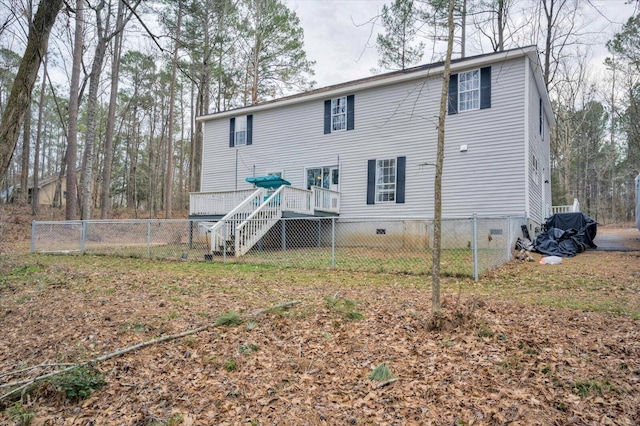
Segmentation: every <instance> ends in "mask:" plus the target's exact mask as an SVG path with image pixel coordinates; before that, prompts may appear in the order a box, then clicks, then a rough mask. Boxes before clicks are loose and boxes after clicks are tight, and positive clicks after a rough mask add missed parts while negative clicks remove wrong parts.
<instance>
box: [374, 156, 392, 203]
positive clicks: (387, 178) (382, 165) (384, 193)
mask: <svg viewBox="0 0 640 426" xmlns="http://www.w3.org/2000/svg"><path fill="white" fill-rule="evenodd" d="M395 200H396V159H395V158H392V159H389V160H376V202H378V203H379V202H385V201H392V202H393V201H395Z"/></svg>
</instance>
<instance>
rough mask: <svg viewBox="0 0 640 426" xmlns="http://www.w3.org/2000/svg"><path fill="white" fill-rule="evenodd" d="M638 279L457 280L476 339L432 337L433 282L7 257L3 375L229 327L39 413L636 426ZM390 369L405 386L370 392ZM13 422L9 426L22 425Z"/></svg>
mask: <svg viewBox="0 0 640 426" xmlns="http://www.w3.org/2000/svg"><path fill="white" fill-rule="evenodd" d="M30 268H34V269H30ZM638 278H640V262H638V257H633V256H629V255H628V254H624V253H618V254H610V253H593V254H592V253H589V252H587V253H585V254H582V255H580V256H578V257H576V258H573V259H568V260H567V261H566V262H563V264H561V265H555V266H550V265H540V264H538V263H519V262H513V263H510V264H508V265H506V266H504V267H503V268H500V269H498V270H496V271H494V272H492V273H491V274H489V275H487V276H485V277H483V278H482V280H481V281H479V282H474V281H472V280H470V279H467V278H462V277H459V276H456V275H445V276H444V277H443V280H442V283H441V284H442V293H443V294H442V300H443V306H444V311H445V312H446V313H449V314H451V313H452V312H461V313H463V314H464V315H465V318H468V321H464V322H460V323H456V325H455V326H453V327H451V328H449V329H447V330H446V331H442V330H441V331H430V330H429V329H428V327H427V324H428V318H429V314H430V286H431V282H430V280H429V277H428V275H418V274H406V273H390V272H388V271H383V272H380V273H372V272H363V271H358V270H353V271H328V270H325V271H319V270H317V269H316V270H308V269H297V268H295V267H288V268H284V269H283V268H277V267H275V266H273V265H250V264H242V263H229V264H226V265H225V264H222V263H219V262H213V263H205V262H183V261H154V260H145V259H136V258H111V257H107V256H56V255H3V256H0V280H2V281H1V282H2V285H0V314H1V315H0V327H2V330H4V333H3V339H2V341H3V345H2V346H0V360H2V361H1V362H0V374H8V373H9V372H10V371H12V370H15V369H18V368H20V367H21V366H25V365H30V366H33V365H38V364H40V363H42V362H45V361H49V362H50V361H51V360H55V361H57V362H66V361H68V360H72V361H75V362H80V361H83V360H87V359H90V358H93V357H96V356H100V355H103V354H106V353H110V352H112V351H114V350H116V349H120V348H124V347H128V346H133V345H135V344H139V343H141V342H144V341H147V340H149V339H153V338H154V337H157V336H166V335H170V334H176V333H181V332H184V331H187V330H191V329H194V328H196V327H200V326H203V325H206V324H210V323H211V322H212V321H214V322H215V323H217V324H218V325H219V327H215V328H210V329H207V330H206V331H203V332H200V333H197V334H194V335H190V336H188V337H186V338H183V339H179V340H176V341H173V342H170V343H160V344H155V345H152V346H149V347H146V348H143V349H140V350H137V351H135V352H132V353H128V354H127V355H125V356H122V357H119V358H114V359H111V360H109V361H107V362H104V363H101V364H100V365H99V366H98V367H99V368H100V371H103V372H104V375H105V376H104V381H105V382H107V386H105V387H104V388H99V389H95V390H93V391H92V392H91V395H90V398H89V399H88V400H85V401H83V402H73V401H66V402H65V403H64V405H61V404H60V401H59V400H56V398H55V397H53V396H51V395H49V394H47V393H44V392H41V393H36V394H34V395H33V398H32V399H31V402H28V401H27V399H25V400H24V402H25V404H27V403H28V404H29V405H25V406H24V407H27V408H28V409H29V410H33V412H34V413H35V418H34V422H37V424H40V423H43V422H45V420H46V418H47V417H46V416H49V415H50V413H55V416H56V418H57V419H60V421H61V422H66V423H71V422H76V423H81V424H89V423H92V422H93V423H94V424H105V425H108V424H120V423H122V421H123V420H122V419H123V418H127V419H138V420H135V421H139V422H140V424H151V423H152V422H153V421H157V422H159V423H158V424H169V420H170V419H172V418H174V421H175V422H180V421H182V422H183V423H194V424H199V423H202V424H221V423H224V422H225V421H226V422H228V421H229V419H241V420H240V421H245V420H246V422H247V423H250V422H252V421H256V422H258V423H257V424H262V423H273V422H275V423H280V424H293V423H306V424H316V423H320V422H322V423H327V424H391V423H407V424H409V423H412V422H414V423H420V422H421V421H425V422H432V423H434V424H455V423H456V422H457V423H460V421H461V420H460V419H464V421H465V422H467V423H469V424H470V423H473V424H485V423H487V424H506V423H510V422H511V423H517V422H519V423H523V424H526V423H527V421H528V420H529V419H532V418H533V419H538V420H539V422H540V423H541V424H565V423H568V422H570V421H571V419H575V418H580V419H585V421H587V422H590V423H594V424H595V423H597V422H598V420H599V419H601V418H603V416H605V415H607V416H616V419H617V420H619V421H620V423H626V424H636V423H638V421H639V420H638V418H637V407H638V406H640V383H639V382H638V380H637V377H638V372H639V371H640V361H639V360H638V357H637V356H635V355H636V354H637V353H638V351H640V346H638V342H639V341H640V327H639V325H638V320H637V318H638V312H640V309H639V308H638V300H639V298H640V288H639V286H640V284H639V283H638V281H639V280H638ZM326 295H332V296H326ZM291 300H300V301H301V303H300V304H299V305H296V308H295V309H292V310H291V312H273V313H272V314H270V315H264V316H260V317H259V319H258V318H252V317H250V316H249V315H250V314H249V313H251V312H255V311H256V310H259V309H261V308H264V307H265V306H270V305H277V304H278V303H282V302H286V301H291ZM359 319H364V320H362V321H352V320H359ZM238 325H241V326H238ZM381 362H384V364H386V365H387V367H388V366H389V365H392V366H393V370H394V371H393V372H392V373H391V372H390V373H391V376H395V377H398V378H400V380H397V381H390V382H389V380H386V382H389V383H387V384H386V386H384V387H382V388H380V387H378V386H379V385H380V383H385V381H384V380H382V381H378V380H377V379H376V380H374V382H370V381H369V380H368V379H367V377H368V376H369V374H371V373H372V372H373V371H374V370H376V367H379V366H380V363H381ZM6 377H7V380H9V376H6ZM584 378H589V379H588V380H585V379H584ZM16 379H17V378H16ZM390 380H391V379H390ZM445 389H446V391H445ZM452 396H455V400H456V401H457V402H458V404H457V405H456V406H455V407H452V406H451V404H450V402H451V398H452ZM596 399H597V402H595V403H594V401H595V400H596ZM140 407H144V411H143V412H142V411H140V410H141V409H140ZM513 407H518V409H517V410H514V409H513ZM9 408H10V406H7V405H5V406H2V407H0V409H2V410H4V414H3V416H4V417H2V418H0V423H3V422H6V423H10V422H13V423H15V422H17V420H11V418H10V413H9V412H8V411H7V409H9ZM176 413H182V414H180V415H178V414H176ZM174 416H176V417H174ZM179 416H182V417H179ZM181 419H182V420H181ZM416 419H417V420H416ZM131 422H134V420H131Z"/></svg>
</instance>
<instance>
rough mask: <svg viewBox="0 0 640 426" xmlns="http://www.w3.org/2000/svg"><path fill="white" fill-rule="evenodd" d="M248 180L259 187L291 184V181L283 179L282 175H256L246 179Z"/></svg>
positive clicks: (269, 187)
mask: <svg viewBox="0 0 640 426" xmlns="http://www.w3.org/2000/svg"><path fill="white" fill-rule="evenodd" d="M245 180H246V181H247V182H249V183H252V184H254V185H255V186H257V187H258V188H267V189H276V188H280V187H281V186H282V185H291V183H289V181H286V180H284V179H282V178H281V177H280V176H276V175H268V176H254V177H248V178H246V179H245Z"/></svg>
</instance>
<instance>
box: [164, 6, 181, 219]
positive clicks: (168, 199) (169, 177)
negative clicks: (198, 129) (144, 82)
mask: <svg viewBox="0 0 640 426" xmlns="http://www.w3.org/2000/svg"><path fill="white" fill-rule="evenodd" d="M181 26H182V0H178V23H177V24H176V38H175V43H174V50H173V64H172V66H171V82H170V84H169V132H168V133H169V135H168V140H167V173H166V176H165V177H166V181H165V198H164V212H165V218H167V219H171V207H172V206H171V204H172V201H173V199H172V198H173V197H172V192H173V121H174V110H175V105H174V104H175V101H176V73H177V71H178V50H179V46H180V27H181Z"/></svg>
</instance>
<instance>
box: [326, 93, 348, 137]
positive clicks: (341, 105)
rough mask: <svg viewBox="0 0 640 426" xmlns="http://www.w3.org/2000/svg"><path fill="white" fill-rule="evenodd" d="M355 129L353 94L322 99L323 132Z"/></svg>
mask: <svg viewBox="0 0 640 426" xmlns="http://www.w3.org/2000/svg"><path fill="white" fill-rule="evenodd" d="M353 129H355V96H354V95H348V96H341V97H339V98H333V99H327V100H325V101H324V133H325V134H327V133H333V132H340V131H343V130H353Z"/></svg>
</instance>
